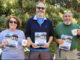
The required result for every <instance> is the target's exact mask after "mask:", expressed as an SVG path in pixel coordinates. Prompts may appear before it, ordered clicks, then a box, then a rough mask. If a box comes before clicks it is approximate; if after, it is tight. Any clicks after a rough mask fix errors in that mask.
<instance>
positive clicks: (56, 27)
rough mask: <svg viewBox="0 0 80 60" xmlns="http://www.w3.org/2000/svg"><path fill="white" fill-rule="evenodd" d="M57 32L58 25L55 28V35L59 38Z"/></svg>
mask: <svg viewBox="0 0 80 60" xmlns="http://www.w3.org/2000/svg"><path fill="white" fill-rule="evenodd" d="M57 32H58V31H57V27H56V28H55V29H54V37H56V38H59V37H58V33H57Z"/></svg>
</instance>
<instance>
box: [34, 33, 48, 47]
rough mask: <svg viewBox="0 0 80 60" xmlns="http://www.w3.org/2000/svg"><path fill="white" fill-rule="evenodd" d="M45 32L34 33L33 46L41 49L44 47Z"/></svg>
mask: <svg viewBox="0 0 80 60" xmlns="http://www.w3.org/2000/svg"><path fill="white" fill-rule="evenodd" d="M46 35H47V33H46V32H35V45H36V46H39V47H42V46H45V45H46V41H47V40H46Z"/></svg>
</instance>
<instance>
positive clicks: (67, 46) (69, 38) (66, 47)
mask: <svg viewBox="0 0 80 60" xmlns="http://www.w3.org/2000/svg"><path fill="white" fill-rule="evenodd" d="M61 39H62V40H63V41H64V43H63V44H61V45H59V49H63V50H70V47H71V42H72V36H68V35H64V34H62V35H61Z"/></svg>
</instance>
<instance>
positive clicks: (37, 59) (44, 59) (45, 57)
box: [29, 51, 50, 60]
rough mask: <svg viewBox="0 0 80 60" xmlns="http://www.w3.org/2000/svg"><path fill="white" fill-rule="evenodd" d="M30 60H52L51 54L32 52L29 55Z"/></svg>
mask: <svg viewBox="0 0 80 60" xmlns="http://www.w3.org/2000/svg"><path fill="white" fill-rule="evenodd" d="M29 60H50V53H49V52H35V51H31V52H30V54H29Z"/></svg>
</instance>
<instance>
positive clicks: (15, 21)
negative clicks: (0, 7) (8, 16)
mask: <svg viewBox="0 0 80 60" xmlns="http://www.w3.org/2000/svg"><path fill="white" fill-rule="evenodd" d="M9 23H11V24H12V23H14V24H17V22H16V21H9Z"/></svg>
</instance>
